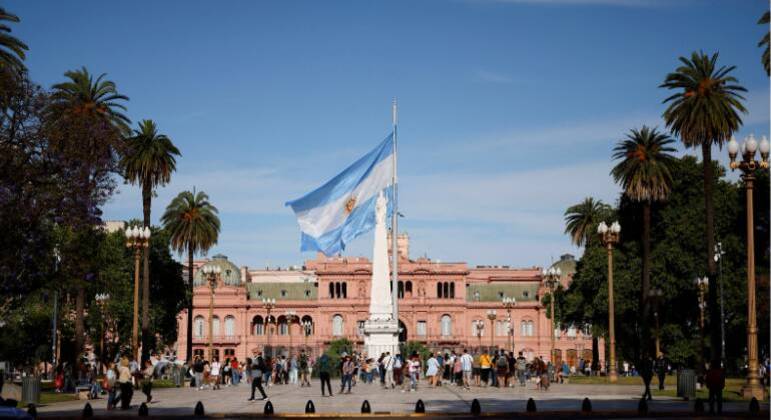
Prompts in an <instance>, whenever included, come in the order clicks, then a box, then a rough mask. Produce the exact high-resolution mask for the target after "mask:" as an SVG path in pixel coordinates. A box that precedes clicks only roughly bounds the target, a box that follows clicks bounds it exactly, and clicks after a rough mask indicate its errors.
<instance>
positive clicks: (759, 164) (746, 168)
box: [728, 134, 771, 400]
mask: <svg viewBox="0 0 771 420" xmlns="http://www.w3.org/2000/svg"><path fill="white" fill-rule="evenodd" d="M770 148H771V147H769V143H768V139H767V138H766V136H763V137H762V138H761V139H760V144H758V142H757V141H756V140H755V136H753V135H752V134H750V136H749V137H748V138H747V139H745V140H744V142H743V143H742V145H741V152H742V157H741V161H738V162H737V161H736V155H737V153H738V152H739V143H738V142H737V141H736V139H735V138H733V137H731V141H729V142H728V156H729V157H730V158H731V170H735V169H737V168H738V169H740V170H741V171H742V180H744V188H745V190H746V193H747V210H746V211H747V353H748V355H747V358H748V359H749V360H748V364H749V369H748V371H747V383H746V384H745V385H744V386H743V387H742V395H744V397H745V398H749V397H751V396H752V397H755V398H757V399H758V400H763V399H765V395H764V394H765V390H764V388H763V387H762V386H761V385H760V369H759V364H758V324H757V318H756V316H757V314H756V308H755V237H754V231H755V226H754V225H755V222H754V214H753V213H754V212H753V204H752V189H753V187H754V183H755V170H756V169H758V168H761V169H764V170H767V169H768V152H769V149H770ZM758 150H759V151H760V161H757V160H755V152H756V151H758Z"/></svg>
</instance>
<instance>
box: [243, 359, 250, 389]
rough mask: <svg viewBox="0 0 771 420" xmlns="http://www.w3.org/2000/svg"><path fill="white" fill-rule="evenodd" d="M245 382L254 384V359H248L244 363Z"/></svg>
mask: <svg viewBox="0 0 771 420" xmlns="http://www.w3.org/2000/svg"><path fill="white" fill-rule="evenodd" d="M244 381H246V383H248V384H251V382H252V358H251V357H247V358H246V361H245V362H244Z"/></svg>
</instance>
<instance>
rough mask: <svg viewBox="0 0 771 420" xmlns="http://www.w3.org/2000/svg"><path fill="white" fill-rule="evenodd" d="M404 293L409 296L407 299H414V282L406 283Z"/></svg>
mask: <svg viewBox="0 0 771 420" xmlns="http://www.w3.org/2000/svg"><path fill="white" fill-rule="evenodd" d="M404 292H405V293H406V294H407V297H412V282H411V281H409V280H407V282H406V283H404Z"/></svg>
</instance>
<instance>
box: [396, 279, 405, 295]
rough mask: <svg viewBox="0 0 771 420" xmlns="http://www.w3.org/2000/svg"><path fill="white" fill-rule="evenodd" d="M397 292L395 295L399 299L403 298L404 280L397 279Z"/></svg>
mask: <svg viewBox="0 0 771 420" xmlns="http://www.w3.org/2000/svg"><path fill="white" fill-rule="evenodd" d="M397 287H398V289H397V292H396V295H397V296H398V297H399V299H403V298H404V282H403V281H401V280H399V283H397Z"/></svg>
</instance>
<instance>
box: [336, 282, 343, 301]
mask: <svg viewBox="0 0 771 420" xmlns="http://www.w3.org/2000/svg"><path fill="white" fill-rule="evenodd" d="M341 295H342V290H340V282H335V297H336V298H338V299H340V296H341Z"/></svg>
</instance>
